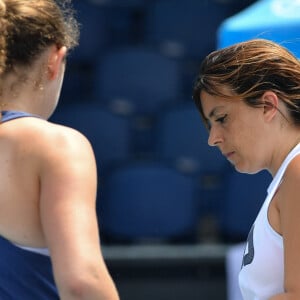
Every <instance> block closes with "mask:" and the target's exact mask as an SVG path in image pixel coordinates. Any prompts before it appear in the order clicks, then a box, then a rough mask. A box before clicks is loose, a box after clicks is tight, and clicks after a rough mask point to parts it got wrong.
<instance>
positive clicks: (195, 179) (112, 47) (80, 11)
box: [50, 0, 300, 300]
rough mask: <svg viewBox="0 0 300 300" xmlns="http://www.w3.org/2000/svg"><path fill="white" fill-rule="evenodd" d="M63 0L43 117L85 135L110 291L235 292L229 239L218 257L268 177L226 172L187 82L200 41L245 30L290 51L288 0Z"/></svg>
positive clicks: (296, 25) (164, 299) (295, 38)
mask: <svg viewBox="0 0 300 300" xmlns="http://www.w3.org/2000/svg"><path fill="white" fill-rule="evenodd" d="M73 3H74V8H75V10H76V11H77V17H78V20H79V22H80V24H81V37H80V45H79V47H77V48H76V49H75V50H74V51H72V52H71V53H70V55H69V57H68V62H67V70H66V75H65V81H64V86H63V89H62V94H61V100H60V104H59V106H58V108H57V110H56V112H55V113H54V115H53V116H52V117H51V119H50V120H51V121H53V122H56V123H60V124H64V125H67V126H71V127H73V128H76V129H78V130H80V131H81V132H82V133H84V134H85V135H86V136H87V137H88V138H89V140H90V141H91V143H92V145H93V148H94V151H95V156H96V160H97V164H98V177H99V188H98V198H97V214H98V217H99V226H100V231H101V242H102V248H103V252H104V256H105V259H106V261H107V264H108V266H109V268H110V271H111V273H112V276H113V278H114V280H115V281H116V284H117V287H118V289H119V291H120V296H121V299H122V300H127V299H130V300H135V299H143V300H148V299H156V300H168V299H175V300H176V299H182V298H183V297H185V298H186V299H189V300H193V299H211V300H214V299H218V300H222V299H224V300H225V299H227V300H239V299H240V294H239V293H238V292H236V286H235V278H236V277H234V276H236V274H232V272H231V271H230V272H229V270H233V269H234V270H235V269H236V268H234V267H233V264H237V265H239V264H240V259H241V258H240V257H241V255H242V253H241V250H240V253H239V255H238V256H237V259H235V260H233V259H231V258H230V259H229V258H228V257H229V255H231V254H230V253H232V251H231V249H232V247H236V245H240V244H241V243H243V241H245V239H246V237H247V234H248V231H249V229H250V227H251V224H252V222H253V221H254V219H255V216H256V214H257V212H258V210H259V208H260V205H261V204H262V202H263V200H264V197H265V193H266V188H267V186H268V184H269V183H270V181H271V177H270V175H269V174H267V173H265V172H261V173H259V174H256V175H251V176H250V175H242V174H238V173H236V171H234V170H233V168H232V167H231V166H230V165H229V163H228V162H227V161H226V160H225V159H224V158H223V157H222V156H221V155H220V153H219V152H218V151H217V149H213V148H209V146H208V145H207V137H208V135H207V132H206V130H205V128H204V126H203V124H202V122H201V119H200V115H199V113H198V112H197V109H196V107H195V105H194V103H193V100H192V89H193V82H194V80H195V77H196V75H197V71H198V69H199V67H200V62H201V60H202V59H203V58H204V57H205V56H206V55H207V54H208V53H209V52H211V51H213V50H215V49H217V48H222V47H225V46H227V45H231V44H233V43H235V42H239V41H243V40H247V39H250V38H267V39H271V40H274V41H277V42H279V43H282V44H283V45H284V46H286V47H288V48H289V49H290V50H291V51H293V52H294V53H295V54H296V55H297V56H298V55H299V54H300V53H299V52H300V47H299V29H300V4H299V1H294V2H292V1H289V0H260V1H253V0H74V1H73ZM87 180H88V178H87ZM235 255H236V254H235ZM229 261H230V264H231V265H230V266H229V265H228V262H229ZM237 269H239V267H238V268H237ZM235 272H236V271H235ZM232 278H234V279H232Z"/></svg>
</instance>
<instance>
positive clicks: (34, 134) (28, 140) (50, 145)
mask: <svg viewBox="0 0 300 300" xmlns="http://www.w3.org/2000/svg"><path fill="white" fill-rule="evenodd" d="M1 126H3V128H2V127H1V132H2V134H3V135H7V136H8V137H9V138H11V139H13V140H16V141H17V143H18V144H20V145H23V146H24V145H26V148H27V149H31V151H32V152H34V153H35V155H37V154H38V153H39V154H40V155H43V156H45V154H56V155H60V156H65V159H68V156H69V155H72V154H73V155H79V156H82V155H84V156H86V155H92V154H93V150H92V147H91V144H90V142H89V140H88V139H87V138H86V137H85V136H84V135H83V134H82V133H80V132H79V131H77V130H75V129H73V128H70V127H66V126H62V125H59V124H55V123H51V122H49V121H46V120H43V119H39V118H20V119H17V120H14V121H13V122H7V123H4V124H2V125H1ZM38 156H39V155H38Z"/></svg>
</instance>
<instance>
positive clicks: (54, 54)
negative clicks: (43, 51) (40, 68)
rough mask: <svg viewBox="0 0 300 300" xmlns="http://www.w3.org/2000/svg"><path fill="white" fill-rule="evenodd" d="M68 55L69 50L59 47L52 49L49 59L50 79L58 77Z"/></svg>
mask: <svg viewBox="0 0 300 300" xmlns="http://www.w3.org/2000/svg"><path fill="white" fill-rule="evenodd" d="M66 54H67V48H66V47H64V46H63V47H61V48H59V49H57V47H53V48H51V51H50V55H49V59H48V79H49V80H54V79H56V77H57V76H58V74H59V73H60V70H61V66H62V64H63V63H64V59H65V56H66Z"/></svg>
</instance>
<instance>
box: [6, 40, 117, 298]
mask: <svg viewBox="0 0 300 300" xmlns="http://www.w3.org/2000/svg"><path fill="white" fill-rule="evenodd" d="M65 54H66V49H65V47H62V48H60V49H57V48H56V47H54V46H53V47H49V49H48V50H47V51H45V53H43V54H42V55H41V57H39V58H38V59H37V60H36V62H35V63H34V65H33V66H31V68H29V69H28V70H22V69H20V70H19V69H18V72H21V73H22V72H24V71H26V72H27V73H26V74H27V75H28V80H27V81H25V82H24V84H20V85H19V87H18V88H17V89H16V90H14V89H11V87H12V86H13V83H14V82H16V81H17V79H18V78H17V77H15V75H13V74H8V75H7V76H6V77H5V78H4V79H3V82H4V85H3V86H6V87H7V89H5V88H4V89H3V93H2V95H1V97H0V104H1V106H2V109H5V110H19V111H25V112H28V113H33V114H36V115H38V116H40V117H41V118H34V117H26V118H20V119H15V120H12V121H9V122H5V123H3V124H1V125H0V148H1V155H0V164H1V170H0V195H1V197H0V207H1V209H0V235H2V236H3V237H5V238H7V239H8V240H10V241H12V242H13V243H16V244H19V245H22V246H27V247H39V248H45V247H47V248H48V249H49V251H50V256H51V260H52V264H53V270H54V277H55V281H56V284H57V287H58V290H59V295H60V299H62V300H75V299H88V300H94V299H95V300H118V299H119V297H118V293H117V290H116V288H115V285H114V283H113V281H112V279H111V277H110V274H109V272H108V270H107V268H106V265H105V263H104V260H103V257H102V254H101V249H100V241H99V232H98V224H97V218H96V212H95V201H96V190H97V178H96V176H97V175H96V173H97V172H96V164H95V159H94V154H93V150H92V148H91V145H90V143H89V142H88V140H87V139H86V138H85V137H84V136H83V135H82V134H80V133H79V132H77V131H75V130H73V129H70V128H67V127H63V126H60V125H56V124H52V123H50V122H48V121H46V119H47V118H48V117H49V116H50V115H51V114H52V112H53V110H54V109H55V107H56V105H57V101H58V97H59V94H60V89H61V84H62V80H63V76H64V69H65V63H64V56H65ZM41 70H42V72H41ZM41 74H42V76H41ZM29 79H30V80H29ZM37 81H39V86H38V87H37V85H36V82H37ZM25 83H26V84H25Z"/></svg>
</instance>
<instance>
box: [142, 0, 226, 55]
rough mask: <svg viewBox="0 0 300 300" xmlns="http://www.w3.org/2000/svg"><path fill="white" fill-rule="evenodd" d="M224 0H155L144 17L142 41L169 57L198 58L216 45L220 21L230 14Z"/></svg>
mask: <svg viewBox="0 0 300 300" xmlns="http://www.w3.org/2000/svg"><path fill="white" fill-rule="evenodd" d="M230 13H231V7H230V5H228V4H227V3H226V2H225V1H214V0H201V1H199V0H185V1H182V0H159V1H153V2H150V3H149V5H148V8H147V11H146V17H145V42H146V43H149V44H151V45H156V46H158V47H159V48H160V49H161V50H162V51H163V52H164V53H165V54H168V55H170V56H172V57H192V58H200V59H202V57H203V56H205V55H207V54H208V53H209V52H210V51H212V50H214V49H215V46H216V32H217V28H218V26H219V25H220V23H221V22H222V21H223V20H224V19H225V18H226V17H228V16H229V15H230Z"/></svg>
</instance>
